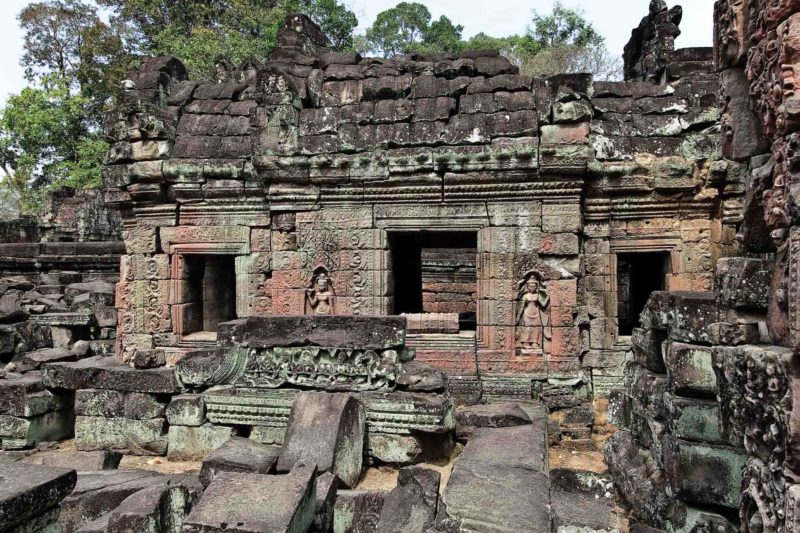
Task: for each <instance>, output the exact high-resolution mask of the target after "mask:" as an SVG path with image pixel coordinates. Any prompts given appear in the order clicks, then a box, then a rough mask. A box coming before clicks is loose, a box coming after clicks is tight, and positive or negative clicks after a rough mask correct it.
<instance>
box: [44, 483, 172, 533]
mask: <svg viewBox="0 0 800 533" xmlns="http://www.w3.org/2000/svg"><path fill="white" fill-rule="evenodd" d="M164 482H165V478H164V477H163V476H159V475H158V474H155V473H154V472H148V471H145V470H103V471H98V472H82V473H81V474H80V475H79V476H78V483H77V485H76V486H75V490H74V491H72V493H71V494H70V495H69V496H67V497H66V498H65V499H64V501H63V502H62V504H61V515H60V516H59V523H60V524H61V527H62V528H64V532H65V533H71V532H74V531H77V530H78V528H80V527H81V526H83V525H84V524H87V523H89V522H91V521H93V520H96V519H98V518H100V517H101V516H103V515H105V514H106V513H108V512H110V511H112V510H113V509H115V508H116V507H117V506H118V505H119V504H120V503H122V501H123V500H124V499H125V498H127V497H128V496H130V495H131V494H134V493H136V492H139V491H140V490H142V489H145V488H148V487H153V486H156V485H161V484H163V483H164Z"/></svg>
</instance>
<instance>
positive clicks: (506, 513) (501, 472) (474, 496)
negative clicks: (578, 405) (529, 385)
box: [443, 418, 550, 532]
mask: <svg viewBox="0 0 800 533" xmlns="http://www.w3.org/2000/svg"><path fill="white" fill-rule="evenodd" d="M546 454H547V423H546V421H545V420H544V418H539V419H536V420H535V421H534V422H533V423H532V424H529V425H525V426H516V427H507V428H493V429H487V428H481V429H478V430H477V431H476V432H475V435H474V436H473V437H472V439H471V440H470V441H469V442H468V443H467V446H466V447H465V448H464V452H463V453H462V454H461V456H460V457H459V459H458V461H457V462H456V465H455V467H454V468H453V472H452V474H451V477H450V481H449V482H448V484H447V488H446V489H445V492H444V495H443V500H444V503H445V504H446V505H447V513H448V514H449V515H450V516H451V517H452V518H453V519H456V520H460V521H461V524H462V527H463V528H464V529H467V530H470V531H478V532H482V531H487V532H488V531H549V529H550V511H549V504H550V496H549V495H550V480H549V478H548V474H547V458H546Z"/></svg>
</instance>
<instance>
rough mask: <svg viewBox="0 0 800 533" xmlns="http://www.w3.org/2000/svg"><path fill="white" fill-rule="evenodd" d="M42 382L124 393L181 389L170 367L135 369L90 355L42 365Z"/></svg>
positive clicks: (60, 387) (57, 387)
mask: <svg viewBox="0 0 800 533" xmlns="http://www.w3.org/2000/svg"><path fill="white" fill-rule="evenodd" d="M43 377H44V383H45V385H46V386H47V387H49V388H54V389H69V390H79V389H91V388H98V389H109V390H117V391H124V392H145V393H151V394H174V393H176V392H179V391H180V386H179V385H178V382H177V380H176V379H175V372H174V371H173V370H172V369H171V368H158V369H148V370H138V369H135V368H132V367H130V366H128V365H121V364H119V363H116V362H115V361H114V359H113V358H110V357H90V358H88V359H83V360H81V361H77V362H74V363H49V364H46V365H44V367H43Z"/></svg>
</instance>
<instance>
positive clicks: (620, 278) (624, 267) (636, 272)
mask: <svg viewBox="0 0 800 533" xmlns="http://www.w3.org/2000/svg"><path fill="white" fill-rule="evenodd" d="M667 274H669V252H644V253H629V254H618V255H617V318H618V320H619V334H620V335H622V336H628V335H630V334H631V333H632V332H633V328H635V327H638V326H639V315H641V314H642V310H644V306H645V304H647V299H648V298H650V294H651V293H653V292H656V291H663V290H665V289H666V279H667Z"/></svg>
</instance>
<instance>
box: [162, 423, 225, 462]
mask: <svg viewBox="0 0 800 533" xmlns="http://www.w3.org/2000/svg"><path fill="white" fill-rule="evenodd" d="M233 434H234V432H233V428H229V427H225V426H215V425H213V424H203V425H202V426H197V427H194V426H169V433H168V436H167V440H168V443H169V444H168V449H167V458H168V459H169V460H170V461H199V460H202V459H204V458H205V457H206V456H207V455H208V454H209V453H211V452H213V451H214V450H216V449H217V448H219V447H220V446H222V445H223V444H224V443H225V442H227V441H228V439H230V438H231V436H232V435H233Z"/></svg>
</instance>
